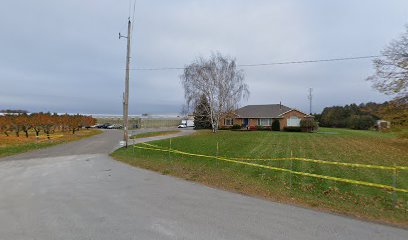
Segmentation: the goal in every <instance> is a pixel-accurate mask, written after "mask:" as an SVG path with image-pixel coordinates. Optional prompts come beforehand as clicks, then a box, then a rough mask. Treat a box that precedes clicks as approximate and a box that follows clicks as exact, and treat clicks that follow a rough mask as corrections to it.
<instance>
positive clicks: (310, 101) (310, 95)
mask: <svg viewBox="0 0 408 240" xmlns="http://www.w3.org/2000/svg"><path fill="white" fill-rule="evenodd" d="M312 91H313V88H309V95H308V96H307V99H309V114H310V115H312V99H313V96H312Z"/></svg>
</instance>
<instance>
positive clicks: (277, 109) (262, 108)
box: [235, 104, 292, 118]
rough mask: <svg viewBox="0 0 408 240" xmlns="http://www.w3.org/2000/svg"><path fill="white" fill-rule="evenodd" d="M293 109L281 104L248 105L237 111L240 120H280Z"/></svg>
mask: <svg viewBox="0 0 408 240" xmlns="http://www.w3.org/2000/svg"><path fill="white" fill-rule="evenodd" d="M290 110H292V108H290V107H287V106H285V105H281V104H267V105H248V106H245V107H242V108H240V109H238V110H237V111H235V113H236V114H237V115H238V117H239V118H279V117H280V115H281V114H282V113H285V112H288V111H290Z"/></svg>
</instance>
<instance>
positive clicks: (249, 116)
mask: <svg viewBox="0 0 408 240" xmlns="http://www.w3.org/2000/svg"><path fill="white" fill-rule="evenodd" d="M306 118H313V116H311V115H309V114H306V113H304V112H301V111H299V110H297V109H294V108H290V107H287V106H284V105H282V104H267V105H248V106H245V107H242V108H239V109H237V110H236V111H235V112H234V113H233V114H229V115H227V116H224V117H223V118H222V119H221V121H220V124H219V126H220V127H221V128H230V127H232V126H233V125H236V124H237V125H240V126H242V128H247V129H252V128H256V127H257V126H262V127H264V128H271V126H272V122H273V121H274V120H278V121H279V122H280V129H281V130H283V129H284V128H285V127H299V126H300V121H301V120H302V119H306Z"/></svg>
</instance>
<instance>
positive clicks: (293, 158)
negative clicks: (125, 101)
mask: <svg viewBox="0 0 408 240" xmlns="http://www.w3.org/2000/svg"><path fill="white" fill-rule="evenodd" d="M142 144H144V145H147V146H150V147H154V148H160V149H163V148H162V147H160V146H157V145H153V144H149V143H142ZM225 158H226V157H225ZM228 159H233V160H238V161H288V160H295V161H302V162H313V163H321V164H329V165H339V166H347V167H359V168H373V169H383V170H395V169H398V170H408V167H404V166H395V167H394V166H392V167H391V166H381V165H372V164H361V163H345V162H331V161H324V160H316V159H309V158H296V157H292V158H290V157H286V158H231V157H229V158H228Z"/></svg>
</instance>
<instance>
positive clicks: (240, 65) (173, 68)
mask: <svg viewBox="0 0 408 240" xmlns="http://www.w3.org/2000/svg"><path fill="white" fill-rule="evenodd" d="M379 57H386V55H369V56H358V57H342V58H329V59H315V60H299V61H287V62H271V63H256V64H238V65H237V67H262V66H274V65H292V64H307V63H320V62H339V61H350V60H360V59H370V58H379ZM183 69H184V67H154V68H132V69H130V70H133V71H166V70H183Z"/></svg>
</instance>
